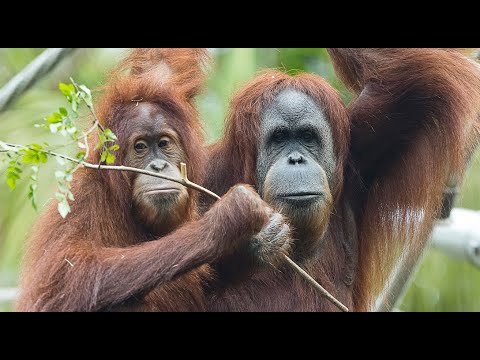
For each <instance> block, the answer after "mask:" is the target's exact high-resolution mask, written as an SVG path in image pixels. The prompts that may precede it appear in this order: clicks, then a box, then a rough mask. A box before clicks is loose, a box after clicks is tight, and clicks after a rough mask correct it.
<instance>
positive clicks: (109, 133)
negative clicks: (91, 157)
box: [103, 129, 117, 141]
mask: <svg viewBox="0 0 480 360" xmlns="http://www.w3.org/2000/svg"><path fill="white" fill-rule="evenodd" d="M103 134H104V135H105V137H106V138H107V140H111V141H115V140H117V136H116V135H115V134H114V133H113V132H112V130H110V129H105V131H104V132H103Z"/></svg>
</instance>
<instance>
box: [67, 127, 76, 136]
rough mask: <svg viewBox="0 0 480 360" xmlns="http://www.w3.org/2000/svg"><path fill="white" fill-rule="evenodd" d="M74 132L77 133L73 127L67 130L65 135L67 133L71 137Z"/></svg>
mask: <svg viewBox="0 0 480 360" xmlns="http://www.w3.org/2000/svg"><path fill="white" fill-rule="evenodd" d="M76 132H77V128H76V127H75V126H72V127H69V128H67V133H69V134H70V135H73V134H75V133H76Z"/></svg>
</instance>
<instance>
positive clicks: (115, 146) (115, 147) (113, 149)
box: [108, 145, 120, 151]
mask: <svg viewBox="0 0 480 360" xmlns="http://www.w3.org/2000/svg"><path fill="white" fill-rule="evenodd" d="M118 149H120V145H112V146H110V147H109V148H108V150H110V151H117V150H118Z"/></svg>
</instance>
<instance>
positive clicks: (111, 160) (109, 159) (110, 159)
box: [107, 153, 115, 165]
mask: <svg viewBox="0 0 480 360" xmlns="http://www.w3.org/2000/svg"><path fill="white" fill-rule="evenodd" d="M114 162H115V155H113V154H112V153H108V155H107V165H112V164H113V163H114Z"/></svg>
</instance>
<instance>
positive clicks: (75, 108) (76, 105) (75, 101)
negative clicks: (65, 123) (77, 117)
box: [72, 95, 78, 113]
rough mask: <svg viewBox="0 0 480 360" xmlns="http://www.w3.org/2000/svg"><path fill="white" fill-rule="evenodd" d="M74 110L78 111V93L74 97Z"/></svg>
mask: <svg viewBox="0 0 480 360" xmlns="http://www.w3.org/2000/svg"><path fill="white" fill-rule="evenodd" d="M72 110H73V112H75V113H76V112H77V111H78V97H77V96H76V95H74V96H73V97H72Z"/></svg>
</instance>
